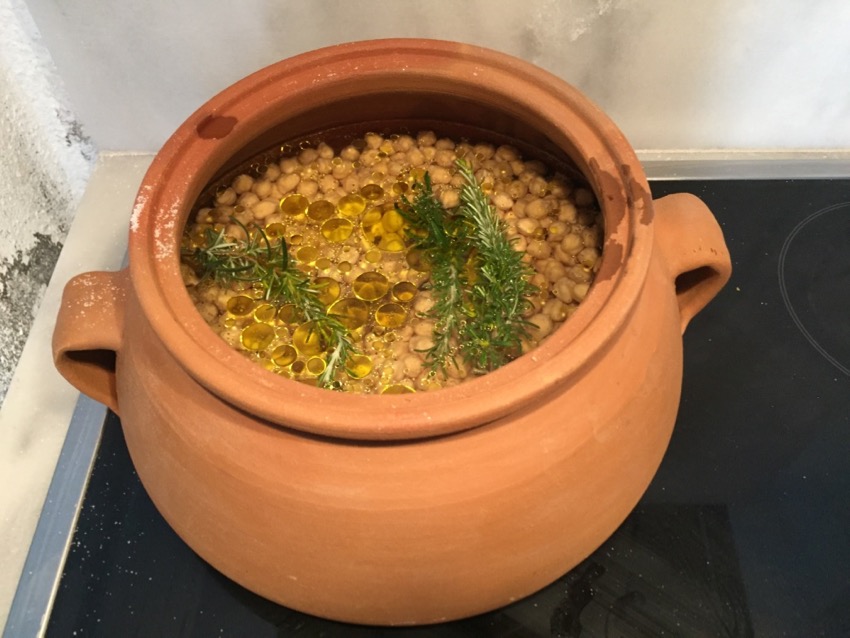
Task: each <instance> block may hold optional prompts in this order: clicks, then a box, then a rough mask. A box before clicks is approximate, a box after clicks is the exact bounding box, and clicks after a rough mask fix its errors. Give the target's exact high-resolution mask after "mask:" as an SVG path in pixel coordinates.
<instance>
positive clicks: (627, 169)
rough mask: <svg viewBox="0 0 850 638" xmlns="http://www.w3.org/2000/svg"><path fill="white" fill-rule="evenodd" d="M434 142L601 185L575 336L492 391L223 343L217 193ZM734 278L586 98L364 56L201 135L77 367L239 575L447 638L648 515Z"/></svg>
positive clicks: (293, 69) (184, 138)
mask: <svg viewBox="0 0 850 638" xmlns="http://www.w3.org/2000/svg"><path fill="white" fill-rule="evenodd" d="M419 130H431V131H434V132H435V133H436V134H437V135H438V136H446V137H449V138H452V139H457V140H460V139H471V140H480V141H482V142H486V143H490V144H493V145H495V146H498V145H504V144H509V145H511V146H512V147H513V148H516V149H518V150H519V151H520V152H521V153H522V154H523V156H524V157H528V158H534V159H539V160H542V161H544V162H545V163H548V164H550V165H555V166H557V167H558V168H559V170H560V169H563V170H573V171H575V174H576V175H577V176H579V178H580V179H583V180H585V181H586V183H587V184H588V187H589V189H590V190H592V192H593V193H594V195H595V197H596V201H597V202H598V206H599V210H600V213H601V216H602V220H603V225H604V235H603V237H602V240H601V241H602V251H601V255H602V257H601V261H600V263H599V265H598V270H597V271H596V273H595V278H594V280H593V284H592V286H591V287H590V289H589V292H588V294H587V296H586V298H585V299H584V301H583V302H582V304H581V305H580V306H579V307H578V309H577V310H576V311H575V312H574V313H573V314H572V315H571V316H570V317H569V318H568V319H567V320H566V321H565V322H564V323H563V325H561V326H560V327H559V328H558V329H557V330H555V331H554V332H553V333H552V334H551V335H550V336H549V337H548V338H547V339H546V340H545V341H543V342H542V343H541V344H540V345H539V346H538V347H536V348H535V349H533V350H532V351H530V352H528V353H527V354H524V355H522V356H520V357H518V358H516V359H515V360H513V361H511V362H509V363H507V364H506V365H504V366H502V367H500V368H498V369H496V370H494V371H492V372H489V373H488V374H484V375H481V376H477V377H475V378H471V379H468V380H466V381H464V382H463V383H461V384H458V385H454V386H452V387H444V388H441V389H438V390H435V391H433V392H415V393H407V394H375V395H367V394H357V393H351V392H335V391H331V390H328V389H324V388H321V387H315V386H313V385H309V384H305V383H301V382H299V381H297V380H293V379H289V378H284V376H282V375H280V374H275V373H274V372H272V371H269V370H267V369H264V368H263V367H262V366H259V365H257V364H256V362H254V361H251V360H249V359H248V358H246V357H245V356H243V354H242V353H240V352H237V351H236V350H235V349H234V348H232V347H231V346H230V345H229V344H228V343H226V342H225V341H224V340H223V339H222V338H220V336H219V335H217V334H216V333H215V332H214V331H213V330H212V329H211V328H210V326H209V325H208V324H207V323H206V322H205V321H204V319H203V318H202V317H201V315H200V314H199V313H198V311H197V309H196V307H195V304H194V303H193V302H192V300H191V299H190V296H189V294H187V290H186V287H185V285H184V280H183V274H182V273H181V245H182V241H183V230H184V227H185V226H186V224H187V222H189V221H190V215H191V214H192V213H193V211H195V210H196V207H195V206H196V202H197V201H198V199H199V197H201V196H202V194H203V193H204V192H205V189H207V188H208V187H209V185H211V184H217V183H219V182H220V181H221V180H222V179H225V178H227V177H228V176H231V175H233V174H234V171H238V170H240V168H241V167H244V166H245V165H246V164H247V163H250V162H251V161H252V158H256V157H258V156H260V155H262V154H263V153H266V152H267V151H268V149H271V148H277V149H280V147H281V144H284V145H285V144H286V143H291V142H293V141H296V142H297V141H299V140H321V141H324V142H326V143H327V144H328V145H330V146H334V145H339V144H341V143H343V142H344V141H345V140H349V139H352V138H353V137H356V136H362V135H363V134H365V133H366V132H369V131H378V132H384V131H387V132H389V131H407V132H413V133H415V132H416V131H419ZM567 167H570V168H567ZM730 272H731V266H730V260H729V255H728V252H727V250H726V247H725V244H724V240H723V236H722V234H721V231H720V228H719V226H718V225H717V223H716V221H715V220H714V218H713V216H712V215H711V213H710V212H709V211H708V210H707V208H706V207H705V206H704V204H703V203H702V202H701V201H700V200H698V199H697V198H696V197H693V196H691V195H687V194H680V195H672V196H668V197H665V198H663V199H660V200H656V201H653V200H652V199H651V196H650V194H649V188H648V185H647V182H646V178H645V176H644V174H643V171H642V169H641V167H640V165H639V163H638V162H637V159H636V157H635V154H634V152H633V150H632V149H631V147H630V146H629V144H628V143H627V141H626V140H625V139H624V137H623V135H622V134H621V133H620V132H619V130H618V129H617V128H616V127H615V126H614V124H612V122H611V121H610V120H609V119H608V118H607V117H606V116H605V115H604V114H603V113H602V112H601V111H600V110H599V109H598V108H597V107H595V106H594V105H593V104H591V103H590V102H589V101H588V100H587V99H586V98H585V97H583V96H582V95H581V94H580V93H579V92H577V91H576V90H575V89H574V88H572V87H571V86H569V85H568V84H566V83H564V82H563V81H562V80H560V79H558V78H556V77H554V76H552V75H550V74H548V73H546V72H544V71H542V70H540V69H538V68H536V67H534V66H532V65H530V64H528V63H526V62H523V61H520V60H517V59H514V58H512V57H509V56H507V55H504V54H501V53H497V52H494V51H490V50H486V49H481V48H477V47H472V46H468V45H463V44H457V43H451V42H443V41H430V40H380V41H367V42H359V43H352V44H345V45H340V46H334V47H330V48H326V49H321V50H317V51H314V52H310V53H306V54H304V55H300V56H297V57H294V58H292V59H288V60H284V61H282V62H279V63H277V64H274V65H272V66H270V67H267V68H265V69H263V70H261V71H259V72H257V73H255V74H253V75H251V76H249V77H247V78H245V79H243V80H241V81H240V82H238V83H236V84H234V85H233V86H231V87H229V88H227V89H226V90H224V91H223V92H222V93H220V94H219V95H217V96H216V97H214V98H213V99H211V100H210V101H209V102H207V103H206V104H205V105H203V106H202V107H201V108H200V109H199V110H198V111H197V112H196V113H195V114H194V115H192V116H191V117H190V118H189V119H188V120H187V121H186V122H185V123H184V124H183V125H182V126H180V128H179V129H178V130H177V131H176V132H175V133H174V134H173V135H172V137H171V138H170V139H169V140H168V141H167V142H166V144H165V145H164V146H163V148H162V150H161V151H160V152H159V153H158V154H157V156H156V158H155V159H154V161H153V163H152V165H151V167H150V169H149V171H148V173H147V174H146V176H145V178H144V180H143V182H142V184H141V188H140V190H139V193H138V196H137V199H136V204H135V207H134V209H133V211H132V216H131V219H130V235H129V267H128V268H127V269H125V270H122V271H120V272H116V273H110V272H91V273H85V274H82V275H79V276H78V277H76V278H74V279H73V280H71V281H70V282H69V283H68V285H67V287H66V290H65V296H64V299H63V304H62V308H61V310H60V313H59V318H58V322H57V326H56V331H55V333H54V354H55V362H56V366H57V368H58V369H59V371H60V372H61V373H62V374H63V375H64V376H65V377H66V378H67V379H68V380H69V381H70V382H71V383H72V384H74V385H75V386H76V387H78V388H79V389H80V390H81V391H83V392H85V393H86V394H88V395H90V396H92V397H93V398H95V399H97V400H99V401H102V402H104V403H105V404H107V405H108V406H109V407H110V408H112V409H113V410H115V411H116V412H118V414H119V415H120V417H121V422H122V425H123V427H124V430H125V436H126V440H127V444H128V447H129V450H130V453H131V456H132V459H133V462H134V464H135V466H136V469H137V471H138V474H139V477H140V478H141V480H142V483H143V484H144V486H145V488H146V489H147V491H148V492H149V493H150V496H151V498H152V500H153V502H154V503H155V504H156V506H157V508H158V509H159V510H160V512H161V513H162V515H163V516H164V517H165V519H166V520H167V521H168V522H169V524H170V525H171V526H172V527H173V528H174V529H175V530H176V531H177V533H178V534H179V535H180V536H181V537H182V538H183V539H184V540H185V541H186V543H188V545H189V546H190V547H192V549H193V550H194V551H195V552H197V553H198V554H199V555H200V556H201V557H203V558H204V559H205V560H206V561H208V562H209V563H210V564H211V565H213V566H214V567H215V568H217V569H218V570H220V571H221V572H222V573H224V574H225V575H227V576H228V577H230V578H231V579H233V580H235V581H236V582H238V583H240V584H241V585H243V586H245V587H247V588H248V589H250V590H252V591H254V592H256V593H258V594H260V595H262V596H265V597H267V598H269V599H271V600H274V601H276V602H278V603H281V604H283V605H285V606H287V607H291V608H293V609H297V610H300V611H304V612H307V613H311V614H315V615H318V616H323V617H327V618H332V619H336V620H342V621H349V622H355V623H365V624H379V625H400V624H426V623H436V622H441V621H446V620H451V619H456V618H461V617H466V616H471V615H474V614H478V613H481V612H485V611H488V610H492V609H494V608H497V607H500V606H503V605H506V604H508V603H510V602H512V601H514V600H517V599H519V598H521V597H524V596H526V595H528V594H531V593H533V592H535V591H537V590H538V589H540V588H542V587H544V586H546V585H547V584H549V583H551V582H552V581H554V580H556V579H557V578H558V577H560V576H561V575H563V574H564V573H565V572H566V571H568V570H569V569H571V568H572V567H573V566H575V565H576V564H578V563H579V562H580V561H581V560H582V559H584V558H585V557H586V556H588V555H589V554H590V553H591V552H592V551H593V550H594V549H596V548H597V547H598V546H599V545H600V544H601V543H602V542H603V541H604V540H605V539H606V538H607V537H608V536H609V535H610V534H611V533H613V532H614V530H615V529H616V528H617V527H618V526H619V525H620V523H621V522H622V521H623V520H624V519H625V518H626V516H627V515H628V514H629V512H630V511H631V510H632V508H633V507H634V506H635V504H636V503H637V502H638V500H639V499H640V497H641V495H642V494H643V492H644V491H645V489H646V487H647V486H648V484H649V482H650V480H651V478H652V476H653V475H654V473H655V471H656V469H657V468H658V465H659V463H660V461H661V458H662V456H663V454H664V451H665V449H666V447H667V444H668V441H669V439H670V435H671V431H672V428H673V425H674V422H675V419H676V413H677V410H678V404H679V396H680V387H681V375H682V338H681V335H682V332H683V330H684V329H685V327H686V325H687V323H688V321H689V320H690V319H691V318H692V317H693V316H694V315H695V314H696V313H697V312H698V311H699V310H700V309H701V308H702V307H703V306H704V305H705V304H706V303H708V302H709V301H710V299H711V298H712V297H713V296H714V295H715V294H716V293H717V292H718V291H719V290H720V288H721V287H722V286H723V285H724V284H725V283H726V281H727V280H728V278H729V276H730Z"/></svg>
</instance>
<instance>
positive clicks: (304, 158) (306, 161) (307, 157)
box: [298, 147, 319, 166]
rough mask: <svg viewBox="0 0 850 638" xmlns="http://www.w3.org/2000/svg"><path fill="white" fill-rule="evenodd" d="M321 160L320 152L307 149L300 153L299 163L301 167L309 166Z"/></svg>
mask: <svg viewBox="0 0 850 638" xmlns="http://www.w3.org/2000/svg"><path fill="white" fill-rule="evenodd" d="M318 158H319V151H317V150H316V149H315V148H310V147H307V148H305V149H302V150H301V152H300V153H298V163H299V164H301V166H309V165H310V164H312V163H313V162H315V161H316V160H317V159H318Z"/></svg>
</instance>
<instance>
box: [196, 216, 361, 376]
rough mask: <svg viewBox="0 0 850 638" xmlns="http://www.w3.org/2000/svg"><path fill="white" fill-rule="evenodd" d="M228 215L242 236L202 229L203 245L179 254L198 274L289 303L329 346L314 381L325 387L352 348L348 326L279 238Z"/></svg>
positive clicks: (223, 283) (349, 354)
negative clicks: (252, 287)
mask: <svg viewBox="0 0 850 638" xmlns="http://www.w3.org/2000/svg"><path fill="white" fill-rule="evenodd" d="M231 220H232V221H233V222H234V223H236V224H238V225H239V226H240V227H241V228H242V230H243V231H244V232H245V235H246V237H247V239H244V240H237V239H231V238H228V237H227V236H226V235H225V233H224V230H221V231H219V232H216V231H214V230H212V229H207V231H206V235H205V239H206V241H205V245H204V246H202V247H196V248H194V249H193V250H190V251H186V252H184V256H186V257H188V258H189V259H190V260H191V261H192V262H193V263H194V264H195V267H196V270H197V271H198V273H199V275H200V276H201V278H212V279H214V280H215V281H216V282H217V283H219V284H220V285H229V284H230V283H231V282H233V281H244V282H248V283H260V284H261V285H262V289H263V291H264V292H263V297H264V299H265V300H266V301H268V302H270V303H274V304H276V305H280V304H284V303H291V304H293V305H294V306H295V307H296V308H298V310H299V312H300V313H301V315H302V316H303V318H304V320H305V321H309V322H312V325H313V326H315V329H316V331H317V332H318V334H319V337H320V338H321V340H322V342H323V343H324V344H326V345H327V346H329V347H330V353H329V354H328V358H327V361H326V366H325V370H324V371H323V372H322V374H321V375H320V376H319V379H318V381H319V384H320V385H322V386H323V387H331V386H332V385H333V381H334V378H335V377H336V374H337V372H338V371H339V368H340V366H343V365H345V362H346V361H347V360H348V358H349V357H350V356H351V355H353V354H355V352H356V350H355V348H354V344H353V343H352V341H351V336H350V335H349V332H348V329H347V328H346V327H345V326H344V325H343V324H342V323H341V322H340V321H339V319H337V318H336V317H334V316H333V315H330V314H328V312H327V311H326V310H325V307H324V305H323V304H322V302H321V301H320V300H319V291H318V290H316V289H315V288H313V287H312V286H311V284H310V279H309V278H308V277H307V275H305V274H304V273H303V272H301V271H300V270H298V268H296V267H295V265H294V264H293V263H292V261H291V260H290V258H289V249H288V247H287V245H286V242H285V241H284V240H283V239H282V238H280V239H277V240H273V239H271V238H270V237H269V236H268V235H267V234H266V233H265V231H263V230H262V229H261V228H254V229H248V228H247V227H246V226H245V225H243V224H242V223H241V222H239V221H238V220H236V219H233V218H231Z"/></svg>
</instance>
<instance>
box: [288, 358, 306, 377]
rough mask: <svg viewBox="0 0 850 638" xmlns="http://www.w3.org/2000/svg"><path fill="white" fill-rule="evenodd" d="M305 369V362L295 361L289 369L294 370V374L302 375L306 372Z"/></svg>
mask: <svg viewBox="0 0 850 638" xmlns="http://www.w3.org/2000/svg"><path fill="white" fill-rule="evenodd" d="M304 367H305V365H304V362H303V361H293V362H292V365H291V366H290V367H289V369H290V370H292V372H293V373H294V374H301V373H302V372H304Z"/></svg>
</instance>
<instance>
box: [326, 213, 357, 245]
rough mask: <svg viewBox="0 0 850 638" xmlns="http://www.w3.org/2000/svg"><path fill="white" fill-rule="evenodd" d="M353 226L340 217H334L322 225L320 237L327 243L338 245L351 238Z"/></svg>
mask: <svg viewBox="0 0 850 638" xmlns="http://www.w3.org/2000/svg"><path fill="white" fill-rule="evenodd" d="M353 230H354V225H353V224H352V223H351V222H350V221H348V220H347V219H343V218H342V217H334V218H332V219H329V220H328V221H326V222H325V223H324V224H322V236H323V237H324V238H325V239H327V240H328V241H331V242H334V243H337V244H340V243H342V242H344V241H345V240H346V239H348V238H349V237H351V233H352V231H353Z"/></svg>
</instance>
